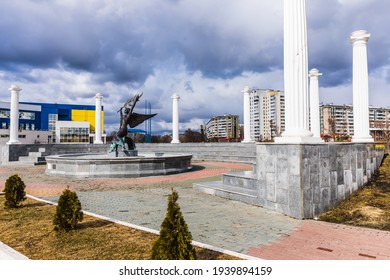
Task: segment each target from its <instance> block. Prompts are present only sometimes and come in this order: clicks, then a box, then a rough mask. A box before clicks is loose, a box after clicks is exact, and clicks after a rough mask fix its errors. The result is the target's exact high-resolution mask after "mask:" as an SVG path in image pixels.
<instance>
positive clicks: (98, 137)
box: [93, 93, 103, 144]
mask: <svg viewBox="0 0 390 280" xmlns="http://www.w3.org/2000/svg"><path fill="white" fill-rule="evenodd" d="M102 99H103V95H102V94H101V93H97V94H96V95H95V141H94V142H93V143H94V144H103V141H102Z"/></svg>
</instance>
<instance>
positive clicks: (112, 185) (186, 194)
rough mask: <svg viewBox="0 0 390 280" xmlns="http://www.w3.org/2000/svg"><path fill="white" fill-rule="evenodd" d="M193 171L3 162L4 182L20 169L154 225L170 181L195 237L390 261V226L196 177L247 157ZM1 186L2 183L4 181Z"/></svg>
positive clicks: (257, 251)
mask: <svg viewBox="0 0 390 280" xmlns="http://www.w3.org/2000/svg"><path fill="white" fill-rule="evenodd" d="M193 165H194V166H195V168H194V170H193V171H191V172H187V173H182V174H176V175H169V176H156V177H143V178H120V179H69V178H55V177H49V176H47V175H45V174H44V169H45V167H44V166H36V167H24V168H20V167H0V184H1V185H3V186H4V182H5V180H6V178H7V177H8V176H10V175H13V174H19V175H20V176H21V178H22V179H23V180H24V182H25V183H26V185H27V187H26V191H27V193H28V194H31V195H35V196H38V197H41V198H44V199H47V200H51V201H56V200H57V199H58V196H59V195H60V194H61V192H62V191H63V190H64V189H65V188H67V187H69V188H70V189H73V190H75V191H77V193H78V196H79V198H80V200H81V203H82V205H83V209H84V210H87V211H90V212H94V213H96V214H100V215H104V216H108V217H110V218H114V219H118V220H122V221H125V222H130V223H132V224H137V225H140V226H144V227H148V228H151V229H157V230H158V229H159V227H160V224H161V222H162V220H163V218H164V215H165V210H166V199H167V196H168V195H169V193H170V190H171V187H174V188H175V189H176V190H177V191H178V193H179V204H180V206H181V209H182V212H183V215H184V217H185V220H186V222H187V223H188V225H189V228H190V230H191V232H192V235H193V239H194V240H195V241H199V242H202V243H206V244H209V245H213V246H216V247H220V248H224V249H227V250H231V251H235V252H238V253H243V254H247V255H250V256H254V257H258V258H263V259H270V260H300V259H305V260H316V259H329V260H337V259H340V260H374V259H381V260H389V259H390V232H388V231H380V230H373V229H367V228H358V227H352V226H345V225H337V224H330V223H325V222H319V221H314V220H304V221H300V220H295V219H292V218H289V217H286V216H284V215H282V214H279V213H276V212H272V211H268V210H266V209H263V208H260V207H256V206H251V205H247V204H243V203H240V202H236V201H230V200H225V199H222V198H218V197H214V196H210V195H206V194H203V193H198V192H195V191H194V190H192V182H193V181H196V180H207V179H208V178H213V179H214V178H215V177H216V176H220V175H221V174H222V173H225V172H229V171H232V170H234V171H236V170H237V171H239V170H250V169H252V166H250V165H245V164H234V163H222V162H193ZM1 185H0V186H1Z"/></svg>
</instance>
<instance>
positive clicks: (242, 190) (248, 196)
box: [192, 171, 260, 206]
mask: <svg viewBox="0 0 390 280" xmlns="http://www.w3.org/2000/svg"><path fill="white" fill-rule="evenodd" d="M192 188H193V189H194V190H195V191H199V192H203V193H206V194H210V195H214V196H218V197H222V198H226V199H230V200H237V201H240V202H243V203H247V204H252V205H259V206H260V203H259V199H258V193H257V179H256V177H255V175H254V174H253V172H252V171H243V172H231V173H225V174H223V175H222V180H221V181H214V182H204V183H194V184H193V187H192Z"/></svg>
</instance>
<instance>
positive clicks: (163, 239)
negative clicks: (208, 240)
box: [3, 174, 196, 260]
mask: <svg viewBox="0 0 390 280" xmlns="http://www.w3.org/2000/svg"><path fill="white" fill-rule="evenodd" d="M25 188H26V185H25V184H24V182H23V181H22V179H21V178H20V177H19V176H18V175H17V174H15V175H12V176H10V177H9V178H8V179H7V180H6V182H5V187H4V191H3V192H4V193H5V203H4V207H5V208H7V209H9V208H17V207H19V206H20V204H21V202H22V201H24V200H25V199H26V192H25V190H24V189H25ZM178 199H179V195H178V193H177V192H176V191H174V190H173V189H172V193H171V194H170V195H169V197H168V207H167V212H166V216H165V219H164V221H163V222H162V224H161V230H160V236H159V238H158V239H157V240H156V242H155V243H154V244H153V247H152V251H151V259H154V260H195V259H196V253H195V249H194V248H193V246H192V245H191V242H192V235H191V232H190V231H189V230H188V226H187V224H186V222H185V221H184V218H183V215H182V213H181V210H180V206H179V204H178V203H177V200H178ZM82 220H83V212H82V210H81V203H80V201H79V199H78V197H77V194H76V193H75V192H73V191H71V190H69V188H68V189H66V190H64V192H63V193H62V195H61V196H60V198H59V199H58V204H57V207H56V213H55V215H54V219H53V225H54V229H55V230H57V231H70V230H74V229H75V228H76V225H77V223H78V222H81V221H82Z"/></svg>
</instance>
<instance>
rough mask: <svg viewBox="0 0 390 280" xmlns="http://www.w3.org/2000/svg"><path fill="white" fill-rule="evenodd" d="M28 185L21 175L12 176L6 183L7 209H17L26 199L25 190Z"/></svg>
mask: <svg viewBox="0 0 390 280" xmlns="http://www.w3.org/2000/svg"><path fill="white" fill-rule="evenodd" d="M25 188H26V185H25V184H24V182H23V181H22V179H20V177H19V175H17V174H15V175H12V176H10V177H9V178H8V179H7V180H6V181H5V187H4V193H5V202H4V206H5V208H17V207H18V206H19V204H20V203H21V202H22V201H23V200H25V199H26V192H25V191H24V189H25Z"/></svg>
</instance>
